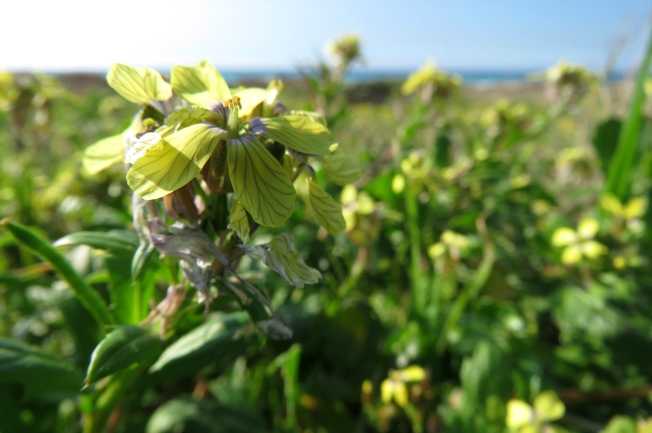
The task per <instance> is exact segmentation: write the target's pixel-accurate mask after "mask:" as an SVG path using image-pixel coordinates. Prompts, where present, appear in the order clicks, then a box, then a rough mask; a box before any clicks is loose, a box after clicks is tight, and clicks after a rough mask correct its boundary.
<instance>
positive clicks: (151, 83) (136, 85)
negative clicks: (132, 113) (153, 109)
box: [106, 63, 172, 104]
mask: <svg viewBox="0 0 652 433" xmlns="http://www.w3.org/2000/svg"><path fill="white" fill-rule="evenodd" d="M106 81H107V82H108V83H109V86H111V87H113V90H115V91H116V92H118V93H119V94H120V96H122V97H123V98H125V99H126V100H127V101H129V102H134V103H136V104H147V103H148V102H149V101H167V100H168V99H170V98H171V97H172V87H170V85H169V84H168V83H166V82H165V80H164V79H163V77H162V76H161V74H159V73H158V72H156V71H155V70H154V69H152V68H147V67H144V66H141V67H138V68H132V67H131V66H127V65H123V64H120V63H116V64H114V65H113V66H111V69H109V72H108V74H107V75H106Z"/></svg>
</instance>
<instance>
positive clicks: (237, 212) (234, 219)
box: [228, 200, 250, 244]
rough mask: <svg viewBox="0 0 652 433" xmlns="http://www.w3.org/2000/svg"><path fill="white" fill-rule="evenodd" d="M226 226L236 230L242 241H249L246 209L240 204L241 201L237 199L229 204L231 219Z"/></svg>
mask: <svg viewBox="0 0 652 433" xmlns="http://www.w3.org/2000/svg"><path fill="white" fill-rule="evenodd" d="M228 228H230V229H231V230H233V231H234V232H236V234H237V235H238V237H239V238H240V239H241V240H242V242H243V243H245V244H246V243H247V242H248V241H249V232H250V227H249V218H248V217H247V211H246V210H245V208H244V206H242V203H240V202H239V201H237V200H236V201H234V202H233V205H232V206H231V220H230V222H229V225H228Z"/></svg>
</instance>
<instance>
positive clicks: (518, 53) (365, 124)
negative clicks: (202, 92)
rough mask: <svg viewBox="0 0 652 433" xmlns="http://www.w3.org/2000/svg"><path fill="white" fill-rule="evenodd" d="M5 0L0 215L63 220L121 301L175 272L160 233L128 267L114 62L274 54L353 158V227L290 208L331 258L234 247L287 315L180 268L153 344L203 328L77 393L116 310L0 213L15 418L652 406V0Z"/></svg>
mask: <svg viewBox="0 0 652 433" xmlns="http://www.w3.org/2000/svg"><path fill="white" fill-rule="evenodd" d="M0 11H1V12H2V14H1V15H2V17H3V19H2V20H1V21H2V24H1V25H0V40H1V41H2V44H1V45H0V46H1V48H0V217H1V218H5V217H6V218H8V219H9V220H10V221H12V222H15V223H18V224H20V225H21V226H25V227H27V228H28V229H29V230H30V233H32V235H33V236H36V237H38V238H40V239H44V240H45V244H50V243H52V242H55V241H57V240H58V239H61V238H64V241H59V242H58V243H56V244H55V245H57V249H56V254H59V255H60V256H57V257H65V259H66V260H68V261H69V262H70V263H72V267H73V268H74V270H73V271H72V272H75V273H76V274H77V275H79V276H80V277H81V279H82V280H83V281H85V282H86V284H88V285H89V286H90V287H92V289H93V290H95V291H96V292H97V293H98V294H99V295H100V297H101V298H102V299H103V300H105V301H106V303H107V305H109V306H110V309H111V311H114V312H115V314H117V315H120V314H123V313H121V312H123V311H125V305H128V306H129V308H131V310H129V311H131V313H129V314H131V315H130V316H128V318H126V319H124V321H123V322H121V323H122V324H123V325H133V326H134V327H135V326H136V325H138V324H140V327H141V328H146V327H148V326H151V324H152V321H151V320H150V319H151V318H150V319H146V317H148V315H150V313H151V311H154V310H155V309H154V307H153V306H155V305H156V304H160V305H162V302H163V301H166V300H169V292H167V288H168V287H167V283H166V282H170V281H171V280H170V279H174V277H173V276H170V274H169V273H168V274H166V273H165V272H164V270H163V268H164V267H165V266H166V265H168V264H169V263H167V262H166V261H165V260H166V259H159V258H157V257H155V258H153V259H152V260H154V261H156V262H155V263H156V266H159V268H160V269H159V268H155V269H156V271H155V272H154V271H152V272H151V275H150V274H147V275H149V276H148V277H147V278H149V280H147V281H140V282H138V284H135V283H134V284H135V285H132V283H131V274H129V271H128V270H129V268H130V265H131V263H132V257H133V256H134V253H135V251H134V250H135V248H136V247H137V246H138V239H137V238H135V235H133V233H132V234H130V233H131V232H132V231H133V224H132V216H131V211H132V208H131V206H132V200H131V193H132V191H131V190H130V188H129V187H128V186H127V184H126V181H125V173H124V167H121V166H120V164H118V166H116V167H113V168H110V169H109V170H106V171H102V172H101V173H98V174H91V173H89V171H88V170H87V169H85V168H83V166H82V159H83V154H84V150H85V149H86V148H88V147H89V146H90V145H92V144H94V143H96V142H98V141H99V140H101V139H103V138H106V137H110V136H115V135H116V134H120V133H122V132H123V131H125V130H126V129H127V128H129V126H130V124H131V123H132V119H133V117H134V115H136V113H137V112H138V109H139V108H138V107H137V106H136V105H135V104H132V103H130V102H128V101H126V100H125V99H123V98H122V97H121V96H119V95H118V94H117V93H116V92H115V91H114V90H113V89H111V88H110V87H109V86H108V85H107V83H106V78H105V77H106V73H107V71H108V70H109V68H110V67H111V65H112V64H114V63H117V62H118V63H124V64H127V65H131V66H149V67H152V68H154V69H156V70H158V71H159V72H160V73H161V74H163V76H165V77H169V74H170V70H171V68H172V67H173V66H174V65H195V64H197V63H198V62H200V61H201V60H204V59H205V60H208V61H209V62H210V63H212V64H213V65H214V66H215V67H216V68H217V69H218V70H219V71H220V72H221V73H222V75H223V76H224V78H225V79H226V81H227V82H228V84H229V86H230V87H231V88H234V89H235V88H237V87H239V86H247V87H250V86H253V87H261V88H265V87H267V85H268V83H269V82H270V80H273V79H277V78H280V79H282V80H283V82H284V86H285V89H284V92H283V93H282V94H281V96H280V97H279V99H280V100H281V102H282V103H283V104H284V105H285V106H286V107H292V108H295V109H300V110H308V111H316V112H318V113H320V114H321V115H322V116H323V118H324V119H325V120H326V122H327V124H328V127H329V129H330V130H331V132H332V133H333V134H334V136H335V137H336V139H337V140H338V142H339V147H338V150H337V152H339V153H342V154H345V155H348V156H350V158H351V159H354V160H358V161H359V163H360V167H361V175H360V176H359V177H360V178H359V179H358V180H357V181H355V182H352V183H349V184H346V185H338V186H335V185H330V186H329V187H328V192H329V193H330V194H331V195H332V196H333V197H335V199H336V200H337V202H338V203H341V205H342V206H343V212H344V218H345V220H346V231H345V233H342V234H340V235H338V236H336V237H333V236H329V235H328V234H327V232H326V231H325V230H324V229H323V228H320V227H319V224H317V223H316V222H315V221H314V219H313V218H311V211H310V210H308V211H305V210H303V207H301V210H297V211H296V212H295V213H294V215H293V216H292V217H291V218H290V220H289V221H288V222H287V223H286V225H285V226H284V229H285V231H286V232H288V233H290V234H292V235H293V237H294V239H295V241H296V244H297V247H298V251H299V253H300V255H301V256H302V257H303V259H304V260H305V261H306V263H307V264H308V265H309V266H311V267H314V268H315V269H318V270H319V271H320V272H321V274H322V279H321V280H320V282H319V283H317V284H314V285H306V286H305V287H302V288H291V287H288V284H287V283H286V282H285V281H284V280H282V279H281V278H279V277H278V276H277V275H275V274H272V273H270V272H268V270H267V269H266V268H264V269H263V268H260V267H256V266H254V265H251V264H250V263H249V262H246V261H245V263H243V266H244V267H245V268H246V275H247V278H251V279H252V281H257V282H261V281H262V282H261V283H260V287H261V290H262V291H263V292H264V293H266V295H268V296H269V298H270V300H271V302H272V304H273V306H274V308H276V309H277V311H278V313H279V316H280V317H281V318H282V319H283V320H284V321H285V322H286V323H287V324H288V326H289V327H290V328H292V329H293V331H294V336H293V337H292V339H290V340H286V341H274V340H271V339H266V338H264V336H262V335H258V336H257V337H256V339H252V336H249V337H247V338H248V339H238V338H236V337H237V336H239V335H240V334H239V333H235V334H234V331H233V329H231V328H229V326H231V325H229V323H231V322H228V320H231V318H227V319H228V320H227V319H224V317H226V316H223V315H224V314H227V313H229V314H230V313H231V312H233V311H235V310H237V309H238V308H235V307H234V305H235V302H233V300H230V301H229V300H228V299H227V300H224V301H223V300H222V299H221V298H218V300H217V301H215V302H214V303H213V304H212V305H211V306H210V310H208V308H209V307H206V308H207V311H210V314H209V315H207V316H205V315H204V305H201V304H198V303H197V299H196V295H195V294H194V292H193V291H190V290H188V291H187V292H186V298H185V299H184V300H183V301H182V303H181V304H179V305H183V308H180V309H179V310H175V311H174V312H173V313H174V314H172V313H170V316H169V317H166V316H164V315H163V314H162V315H161V317H164V323H165V324H164V325H163V329H164V331H163V334H164V335H163V336H162V338H163V342H162V343H161V344H163V346H164V347H171V346H170V345H171V344H172V343H173V342H175V341H179V340H178V339H179V338H180V336H188V335H193V338H195V340H193V342H192V344H194V345H195V346H193V347H195V348H196V349H197V354H191V355H192V356H190V355H188V354H187V353H186V354H185V355H184V356H186V355H187V356H190V357H189V358H188V359H192V361H187V362H186V363H183V362H182V363H179V364H178V365H177V366H176V367H175V369H176V371H175V373H174V374H172V375H171V376H169V377H168V376H165V377H164V378H162V376H160V375H159V376H156V375H148V373H147V371H150V372H151V370H147V369H148V368H149V367H150V366H151V364H153V363H154V361H155V359H149V358H143V357H140V358H138V356H137V355H134V354H133V353H132V354H131V355H129V356H133V357H134V359H135V361H133V362H131V363H129V362H126V361H124V359H127V358H126V357H127V355H124V352H123V353H122V355H120V356H123V358H120V357H118V358H116V359H119V360H118V361H116V360H115V359H113V360H112V361H111V362H113V363H114V364H112V366H111V367H107V371H109V369H111V368H113V370H110V372H111V373H113V374H110V375H109V373H107V376H108V377H107V378H103V379H102V380H100V381H98V382H97V383H93V384H92V386H89V387H86V388H85V389H84V390H83V391H81V392H80V391H79V390H80V389H81V388H82V386H83V383H84V373H85V372H86V370H87V368H88V366H89V360H90V357H91V353H92V352H93V350H94V349H95V347H96V345H97V344H98V343H99V341H100V340H102V338H103V335H104V331H106V329H104V330H102V329H99V328H98V327H97V325H96V324H95V323H94V322H93V320H92V318H91V316H90V315H89V313H88V311H86V309H85V307H84V305H83V304H82V303H81V302H80V301H79V300H78V299H77V298H76V297H75V296H74V293H76V292H74V291H71V289H70V286H71V283H70V281H68V283H66V282H65V281H64V280H65V278H63V279H62V278H61V277H60V276H59V274H58V273H56V272H55V271H54V270H56V269H58V268H57V265H56V264H53V263H54V262H53V261H52V259H51V257H50V259H47V258H46V259H45V260H44V259H43V257H44V256H43V254H42V253H38V251H37V252H36V253H34V251H33V250H30V249H29V242H28V243H27V244H26V243H25V241H24V239H23V240H21V239H20V238H19V237H17V236H16V234H15V233H14V234H12V233H11V232H10V230H9V229H6V227H5V229H0V432H2V433H11V432H60V433H64V432H65V433H69V432H70V433H71V432H85V433H90V432H101V431H107V432H142V431H147V432H149V433H163V432H200V431H201V432H207V431H209V432H253V431H256V432H258V431H261V432H263V431H287V432H296V431H301V432H306V433H308V432H311V433H318V432H349V431H350V432H376V431H378V432H415V433H416V432H428V433H431V432H433V433H434V432H508V431H509V432H551V431H553V432H563V431H567V432H601V431H604V432H607V433H620V432H622V433H629V432H631V433H643V432H652V368H651V365H652V364H650V354H652V292H651V291H650V288H651V287H652V279H650V275H651V274H652V272H651V271H652V256H651V254H650V251H652V226H651V224H652V221H651V218H652V211H651V210H650V206H649V200H650V198H651V197H652V196H651V192H652V190H651V187H652V183H651V182H650V179H651V176H652V153H651V148H650V147H651V146H652V78H650V76H649V73H650V64H651V62H652V44H651V43H650V41H649V40H650V34H651V17H652V15H651V13H652V6H651V5H650V3H649V1H642V0H624V1H619V2H615V1H607V0H595V1H574V2H568V1H561V0H550V1H546V2H536V1H535V2H523V1H516V0H500V1H494V2H486V1H480V0H460V1H455V2H442V1H416V0H405V1H401V2H388V1H380V0H379V1H376V2H343V1H340V0H335V1H329V2H324V1H313V0H303V1H294V0H288V1H258V0H251V1H246V2H225V1H208V0H205V1H201V0H188V1H186V2H183V3H181V2H173V1H167V0H164V1H157V2H148V1H136V0H134V1H122V0H119V1H112V2H104V3H101V2H80V1H71V0H63V1H60V2H44V1H35V2H5V4H2V5H0ZM317 167H318V166H317ZM319 173H321V172H318V174H317V180H318V181H320V182H322V181H324V177H323V175H321V174H319ZM324 185H326V183H324ZM299 195H300V196H301V191H299ZM299 200H302V199H301V198H300V199H299ZM9 220H5V223H4V224H5V226H7V227H8V224H9V223H7V222H6V221H9ZM79 232H82V233H85V234H86V235H84V236H86V237H83V236H77V237H71V234H74V233H79ZM89 232H94V233H103V234H107V233H112V235H111V236H115V237H116V238H110V239H109V241H110V242H109V241H107V238H102V240H101V241H100V240H98V239H100V238H98V237H93V236H92V235H91V236H90V237H88V236H89V235H88V233H89ZM260 232H262V230H260ZM257 235H259V236H261V237H260V238H254V239H253V240H252V242H254V241H256V239H258V240H261V242H262V240H263V239H267V240H269V237H270V236H269V234H268V237H267V238H265V233H264V232H263V233H262V234H260V233H257ZM30 239H31V238H30ZM116 239H118V240H116ZM107 242H108V243H107ZM134 243H135V244H134ZM134 245H135V246H134ZM46 256H47V255H46ZM247 266H249V267H248V268H247ZM124 272H127V274H124ZM125 275H126V276H125ZM148 284H149V285H148ZM170 284H171V283H170ZM135 291H139V292H138V293H139V294H138V300H139V301H138V302H140V303H139V304H138V305H137V306H133V304H132V303H133V302H134V301H133V299H135V298H133V297H132V293H135ZM73 292H74V293H73ZM166 293H167V294H168V295H166ZM166 296H167V297H166ZM180 302H181V301H180ZM229 302H230V303H229ZM160 305H159V306H160ZM132 307H133V308H132ZM156 311H158V310H156ZM124 317H127V316H124ZM159 319H160V317H159V318H158V319H156V320H159ZM220 320H222V321H221V322H220ZM238 320H240V319H238ZM218 322H219V324H220V325H219V326H217V325H215V326H216V327H214V328H210V329H211V331H210V332H212V334H210V335H208V334H205V335H203V336H202V337H197V335H196V333H195V334H191V332H192V330H193V329H196V328H197V327H201V326H206V325H211V326H212V325H213V324H215V323H218ZM156 323H158V322H156ZM202 323H203V324H204V325H202ZM225 323H226V324H225ZM157 326H158V325H157ZM166 326H167V330H168V332H167V334H166V333H165V329H166ZM197 329H198V328H197ZM201 329H204V328H201ZM206 329H208V328H206ZM225 329H227V330H229V329H230V331H229V332H231V334H228V338H227V337H226V336H225V335H227V332H226V331H224V330H225ZM234 335H235V337H234ZM200 343H201V344H200ZM192 344H191V345H192ZM148 350H149V349H148ZM135 352H138V350H135ZM135 352H134V353H135ZM200 352H201V353H200ZM148 353H149V352H148ZM184 353H185V352H184ZM157 354H158V353H157ZM116 356H117V355H116ZM129 359H131V358H129ZM183 359H186V358H183ZM184 362H185V361H184ZM117 365H120V368H118V367H116V366H117ZM175 365H176V364H175ZM130 375H131V376H130ZM134 378H135V379H134Z"/></svg>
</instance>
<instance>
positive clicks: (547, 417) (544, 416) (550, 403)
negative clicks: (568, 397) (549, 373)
mask: <svg viewBox="0 0 652 433" xmlns="http://www.w3.org/2000/svg"><path fill="white" fill-rule="evenodd" d="M534 410H535V411H536V414H537V419H538V420H539V421H542V422H547V421H554V420H557V419H559V418H561V417H562V416H564V413H565V412H566V408H565V406H564V403H562V401H561V400H560V399H559V397H557V394H555V393H554V391H543V392H542V393H541V394H539V395H538V396H537V397H536V398H535V399H534Z"/></svg>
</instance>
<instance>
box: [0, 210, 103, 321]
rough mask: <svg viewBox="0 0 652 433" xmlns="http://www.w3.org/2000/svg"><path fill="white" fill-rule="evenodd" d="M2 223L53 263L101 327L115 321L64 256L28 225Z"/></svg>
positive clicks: (22, 241)
mask: <svg viewBox="0 0 652 433" xmlns="http://www.w3.org/2000/svg"><path fill="white" fill-rule="evenodd" d="M1 224H2V225H3V226H4V227H5V228H6V229H7V230H9V231H10V232H11V234H12V235H14V237H15V238H16V240H17V241H18V242H20V244H22V245H24V246H25V247H27V248H29V249H30V250H31V251H32V252H34V254H36V255H38V256H39V257H41V258H43V259H44V260H46V261H47V262H48V263H50V264H51V265H52V267H53V268H54V269H55V270H56V271H57V273H58V274H59V275H60V276H61V277H62V278H63V279H64V280H66V282H68V284H69V286H70V289H71V290H72V291H73V293H74V294H75V296H77V298H79V300H80V301H81V303H82V304H84V306H85V307H86V308H87V309H88V311H90V313H91V314H92V315H93V317H94V318H95V320H96V321H97V323H98V324H99V325H100V327H102V326H104V325H109V324H112V323H115V320H114V319H113V316H112V315H111V312H110V311H109V309H108V308H107V306H106V304H105V303H104V301H103V300H102V298H100V296H99V295H98V294H97V293H96V292H95V291H94V290H93V289H92V288H91V287H90V286H89V285H88V284H86V282H85V281H84V279H83V278H82V277H81V276H80V275H79V274H78V273H77V272H76V271H75V270H74V269H73V267H72V266H71V264H70V262H68V260H66V258H65V257H64V256H62V255H61V254H60V253H59V252H58V251H57V250H55V249H54V248H53V247H52V246H50V245H49V244H48V243H47V242H45V241H44V240H43V239H41V238H39V237H38V236H36V234H35V233H34V232H33V231H32V230H30V229H28V228H27V227H25V226H22V225H20V224H17V223H14V222H11V221H9V220H7V219H5V220H3V221H2V223H1Z"/></svg>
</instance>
